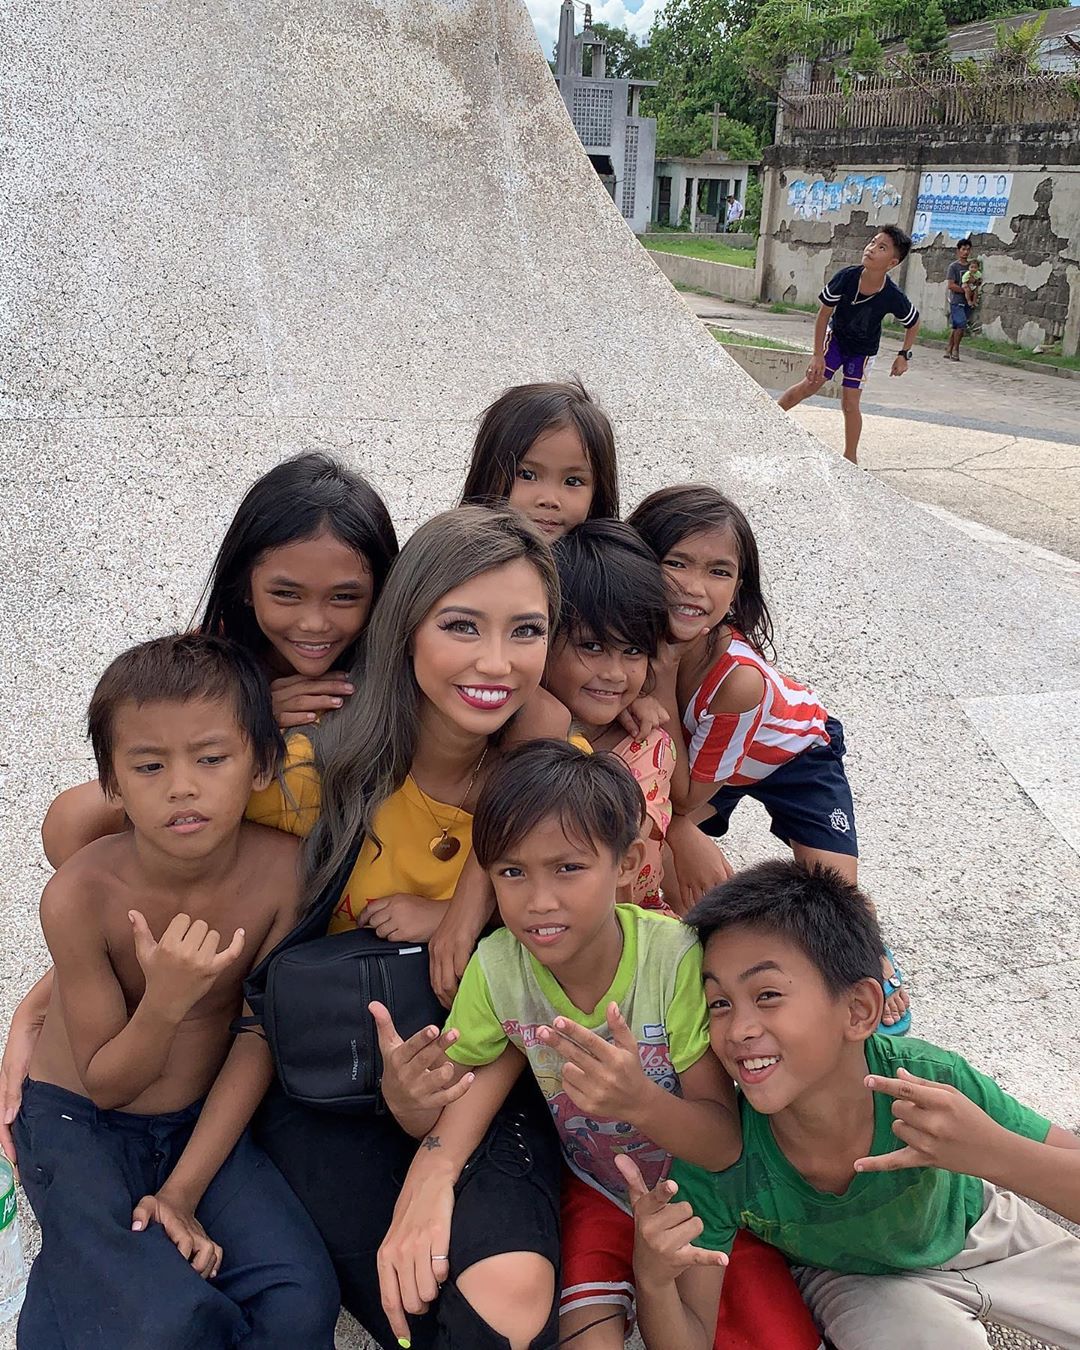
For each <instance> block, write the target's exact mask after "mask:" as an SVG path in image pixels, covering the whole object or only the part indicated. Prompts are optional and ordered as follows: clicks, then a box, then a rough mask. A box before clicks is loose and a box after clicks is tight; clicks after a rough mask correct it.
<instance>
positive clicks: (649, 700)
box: [617, 694, 669, 741]
mask: <svg viewBox="0 0 1080 1350" xmlns="http://www.w3.org/2000/svg"><path fill="white" fill-rule="evenodd" d="M668 716H669V714H668V710H667V709H666V708H665V707H664V705H663V704H662V703H661V702H660V701H659V699H655V698H653V696H652V695H651V694H643V695H642V696H641V698H636V699H634V701H633V703H631V704H630V706H629V708H624V709H623V711H622V712H621V713H620V714H619V716H618V719H617V720H618V723H619V725H620V726H621V727H622V728H623V730H624V731H625V732H626V733H627V735H629V736H633V737H634V739H635V740H639V741H644V740H647V739H648V738H649V737H650V736H651V735H652V734H653V732H654V731H655V730H656V728H657V727H662V726H663V725H664V723H665V722H666V721H667V720H668Z"/></svg>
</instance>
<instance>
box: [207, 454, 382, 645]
mask: <svg viewBox="0 0 1080 1350" xmlns="http://www.w3.org/2000/svg"><path fill="white" fill-rule="evenodd" d="M323 530H325V531H327V532H328V533H330V534H332V535H334V537H335V538H337V539H340V540H341V542H342V543H343V544H346V545H348V547H349V548H351V549H353V550H355V551H356V552H357V553H359V554H360V555H361V556H362V557H363V558H364V559H366V561H367V564H368V566H369V567H370V568H371V579H372V604H373V605H374V602H375V601H376V600H377V599H378V598H379V592H380V591H381V590H382V586H383V582H384V581H385V580H386V574H387V572H389V570H390V564H391V563H392V562H393V561H394V559H395V558H396V557H397V553H398V542H397V535H396V534H395V533H394V523H393V521H392V520H391V519H390V512H389V511H387V509H386V504H385V503H384V502H383V499H382V498H381V497H380V496H379V494H378V493H377V492H376V491H375V489H374V488H373V487H372V486H371V484H370V483H369V482H368V481H367V480H366V479H365V478H363V477H362V476H361V475H360V474H358V473H355V472H353V470H351V469H347V468H345V466H344V465H343V464H340V463H339V462H338V461H337V460H336V459H332V458H331V457H330V456H329V455H324V454H317V453H310V454H304V455H296V456H295V457H294V458H292V459H287V460H286V461H285V462H284V464H279V465H277V467H276V468H273V469H271V470H270V472H269V473H266V474H263V476H262V477H261V478H260V479H259V480H258V482H257V483H255V484H254V485H253V486H252V487H251V488H250V489H249V490H248V493H247V496H246V497H245V498H244V500H243V501H242V502H241V503H240V506H239V508H238V510H237V512H236V515H235V516H234V517H233V520H232V524H231V525H230V526H229V528H228V529H227V530H226V531H225V538H224V539H223V540H222V541H221V547H220V548H219V549H218V552H217V557H216V558H215V559H214V565H213V567H212V568H211V571H210V579H209V581H208V582H207V586H206V591H205V605H204V608H203V612H202V617H201V618H200V619H199V620H198V628H199V631H200V632H202V633H213V634H215V635H216V636H218V637H227V638H232V640H233V641H234V642H239V643H241V644H242V645H243V646H245V647H247V649H248V650H249V651H251V652H254V653H255V654H256V655H260V654H261V653H262V650H263V648H264V647H265V644H266V639H265V638H264V637H263V635H262V632H261V631H260V629H259V625H258V622H257V620H256V618H255V611H254V609H253V608H252V606H251V605H249V604H248V603H247V601H248V599H249V589H250V582H251V569H252V568H253V567H254V566H255V565H256V563H257V562H258V561H259V559H260V558H261V557H262V556H263V555H264V554H265V553H267V552H268V551H269V550H270V549H274V548H283V547H284V546H285V545H286V544H292V543H295V542H296V541H297V540H299V539H311V538H313V537H314V536H315V535H317V534H319V533H321V532H322V531H323ZM355 655H356V644H355V643H354V644H353V645H352V647H350V648H349V650H348V651H346V652H343V653H342V655H341V659H340V664H341V665H342V666H348V665H350V664H351V663H352V661H353V658H354V657H355Z"/></svg>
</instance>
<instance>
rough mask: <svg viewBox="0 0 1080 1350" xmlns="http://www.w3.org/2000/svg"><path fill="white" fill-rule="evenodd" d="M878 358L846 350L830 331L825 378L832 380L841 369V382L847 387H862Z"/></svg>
mask: <svg viewBox="0 0 1080 1350" xmlns="http://www.w3.org/2000/svg"><path fill="white" fill-rule="evenodd" d="M876 360H877V357H876V356H864V355H862V354H861V353H858V352H847V351H845V350H844V348H843V347H841V345H840V343H839V342H838V341H837V340H836V338H835V337H834V336H833V335H832V334H831V333H830V334H829V344H828V346H827V347H826V348H825V379H826V380H831V379H832V377H833V376H834V375H835V374H836V372H837V371H838V370H840V371H843V378H842V379H841V381H840V383H841V384H842V385H843V387H844V388H845V389H861V388H862V387H863V385H864V384H865V383H866V381H867V380H868V379H869V378H870V372H871V371H872V370H873V368H874V362H875V361H876Z"/></svg>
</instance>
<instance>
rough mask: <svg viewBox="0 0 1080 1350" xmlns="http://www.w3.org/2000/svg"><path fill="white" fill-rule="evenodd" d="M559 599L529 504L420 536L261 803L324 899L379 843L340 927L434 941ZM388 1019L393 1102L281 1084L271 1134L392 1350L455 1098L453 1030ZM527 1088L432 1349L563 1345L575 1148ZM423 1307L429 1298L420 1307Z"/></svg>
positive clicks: (474, 1189) (466, 1194)
mask: <svg viewBox="0 0 1080 1350" xmlns="http://www.w3.org/2000/svg"><path fill="white" fill-rule="evenodd" d="M558 605H559V590H558V578H557V574H556V572H555V567H554V563H553V561H552V558H551V553H550V550H549V549H548V547H547V545H546V543H545V541H544V539H543V538H542V536H541V535H540V534H539V532H538V531H537V530H536V529H535V528H534V527H533V526H531V525H530V524H529V523H528V522H527V521H526V520H524V519H523V518H522V516H521V515H519V514H518V513H517V512H516V511H512V510H507V509H495V510H492V509H481V508H479V507H466V508H461V509H459V510H457V511H451V512H447V513H446V514H444V515H441V516H437V517H436V518H435V519H434V520H430V521H428V522H427V524H426V525H423V526H421V527H420V529H419V530H417V532H416V534H415V535H413V536H412V538H411V539H410V540H409V542H408V543H407V544H406V545H405V547H404V548H403V549H402V551H401V554H400V556H399V557H398V560H397V562H396V563H395V564H394V567H393V569H392V571H391V573H390V576H389V579H388V581H387V584H386V588H385V591H384V593H383V599H382V602H381V603H380V605H379V607H378V609H377V610H376V611H375V614H374V617H373V619H372V621H371V625H370V627H369V629H368V632H367V634H366V637H365V641H364V644H363V647H362V650H361V653H360V658H359V663H358V665H357V667H356V668H355V669H354V672H353V678H354V683H355V685H356V694H355V696H354V697H353V698H352V699H350V701H349V703H348V704H347V705H346V707H345V708H344V709H343V711H342V712H341V714H340V715H339V716H337V717H336V718H335V719H333V722H332V723H331V725H330V726H329V727H328V729H327V735H326V736H325V737H324V738H323V739H322V742H321V744H320V747H319V752H318V756H317V759H316V757H315V756H313V755H311V754H310V753H307V754H306V753H305V751H304V747H303V745H302V742H303V740H304V738H303V736H302V735H300V736H294V738H293V744H292V746H291V747H290V750H291V756H290V758H291V763H290V766H289V767H287V769H286V772H285V782H284V785H283V786H281V787H278V788H271V789H269V790H267V792H264V793H262V794H260V795H259V796H258V797H257V798H255V799H253V803H252V806H251V808H250V810H249V814H250V815H251V816H252V818H254V819H256V820H259V821H261V822H263V823H265V824H272V825H275V826H278V827H280V828H286V829H290V830H293V831H294V832H296V833H300V834H306V835H307V843H306V847H305V860H306V861H305V871H306V889H307V893H308V894H309V896H311V897H315V896H318V895H319V894H320V892H321V891H322V890H323V888H324V887H325V886H326V884H327V883H328V881H329V880H330V879H331V878H333V877H334V876H335V875H338V874H339V871H340V869H341V868H342V866H343V864H344V865H346V866H347V861H348V858H349V856H350V852H351V850H352V849H353V848H354V847H355V846H356V844H357V843H358V842H359V843H361V847H360V852H359V855H358V858H357V861H356V863H355V865H354V866H353V868H352V871H351V874H350V875H349V877H348V880H347V881H346V883H345V884H344V886H343V887H342V890H341V893H340V895H339V897H338V900H337V903H336V905H335V906H334V912H333V919H332V921H331V924H330V931H331V932H342V931H345V930H347V929H348V928H350V927H353V926H355V925H358V924H364V925H368V926H370V927H373V928H374V929H375V930H376V931H377V932H378V933H379V934H380V935H381V936H385V937H390V938H395V939H398V940H412V941H422V940H425V939H426V938H427V937H429V936H430V934H431V932H432V931H433V929H434V926H435V925H436V924H437V923H438V922H439V918H440V916H441V914H443V913H445V911H446V908H447V901H448V900H449V899H450V898H451V896H452V895H453V894H454V891H455V887H456V886H457V884H458V881H459V878H460V876H461V873H462V870H463V868H464V866H465V864H466V862H467V860H468V859H469V857H470V855H471V851H472V810H473V806H474V804H475V801H476V797H477V794H478V792H479V791H480V789H481V787H482V786H483V783H484V781H485V780H486V777H487V775H488V773H489V772H490V770H491V767H492V765H493V764H494V763H495V762H496V761H497V760H498V758H499V756H500V754H501V753H502V751H503V748H504V746H505V743H506V741H507V739H508V732H509V727H510V723H511V722H512V720H513V719H514V717H515V715H516V714H518V713H519V712H520V710H521V709H522V708H523V707H524V706H525V704H526V703H527V702H528V700H529V699H530V698H531V697H532V696H533V695H534V694H535V693H536V690H537V688H538V686H539V682H540V678H541V675H542V674H543V669H544V663H545V659H546V656H547V649H548V635H549V633H550V631H551V628H552V625H553V624H554V623H555V622H556V621H557V617H558ZM374 1012H375V1014H376V1018H377V1021H378V1024H379V1028H380V1041H381V1044H382V1048H383V1057H384V1077H383V1095H384V1097H385V1099H386V1102H387V1105H388V1106H389V1107H390V1110H391V1112H392V1113H393V1114H386V1113H384V1114H381V1115H378V1114H376V1115H373V1116H370V1117H366V1116H365V1117H355V1116H353V1117H346V1116H340V1115H334V1114H332V1113H329V1112H321V1111H317V1110H313V1109H311V1108H309V1107H306V1106H302V1105H299V1104H297V1103H295V1102H292V1101H290V1100H288V1099H287V1098H286V1097H285V1096H284V1094H283V1093H282V1092H281V1091H280V1089H278V1088H276V1087H273V1088H271V1091H270V1094H269V1095H268V1097H267V1099H266V1102H265V1103H264V1107H263V1111H262V1116H261V1124H260V1129H259V1137H260V1139H261V1140H262V1143H263V1145H264V1147H265V1148H266V1149H267V1151H268V1152H269V1153H270V1155H271V1157H272V1158H274V1159H275V1161H276V1162H277V1163H278V1165H279V1166H280V1167H281V1168H282V1169H283V1171H284V1173H285V1175H286V1177H287V1179H288V1180H289V1182H290V1183H291V1185H292V1186H293V1188H294V1189H295V1190H296V1192H297V1194H298V1195H299V1196H300V1198H301V1199H302V1200H303V1201H304V1203H305V1205H306V1206H307V1208H308V1210H309V1212H310V1213H311V1215H312V1217H313V1219H314V1220H315V1222H316V1225H317V1226H318V1227H319V1229H320V1231H321V1233H322V1235H323V1238H324V1240H325V1241H326V1244H327V1247H328V1248H329V1251H330V1254H331V1256H332V1258H333V1259H334V1262H335V1266H336V1268H337V1271H338V1277H339V1279H340V1282H341V1287H342V1295H343V1300H344V1302H345V1306H346V1307H347V1308H349V1309H350V1311H352V1312H353V1313H354V1314H355V1315H356V1316H357V1318H358V1319H359V1320H360V1321H361V1322H362V1323H363V1325H364V1326H365V1327H366V1328H367V1329H368V1331H369V1332H371V1334H372V1335H374V1336H375V1337H376V1339H377V1340H378V1341H379V1343H380V1345H384V1346H393V1345H395V1344H397V1338H396V1337H394V1336H393V1333H392V1332H391V1331H390V1328H389V1325H388V1323H387V1322H386V1320H385V1316H384V1314H383V1312H382V1309H381V1304H380V1298H379V1287H378V1272H377V1267H376V1252H377V1249H378V1247H379V1244H380V1242H381V1240H382V1238H383V1236H384V1234H385V1233H386V1231H387V1229H388V1228H389V1226H390V1221H391V1218H392V1214H393V1210H394V1205H395V1202H396V1200H397V1197H398V1191H399V1189H400V1184H401V1179H402V1177H403V1176H404V1174H405V1172H406V1171H407V1168H408V1164H409V1161H410V1160H411V1157H412V1155H413V1153H414V1152H415V1149H416V1142H415V1139H413V1138H411V1137H410V1135H409V1133H408V1132H407V1131H408V1130H409V1129H410V1128H417V1129H418V1131H419V1133H422V1132H423V1131H424V1130H425V1129H426V1123H425V1124H421V1125H419V1126H417V1125H416V1122H417V1121H418V1120H420V1119H421V1118H424V1119H425V1120H426V1119H428V1117H426V1116H425V1108H424V1107H423V1106H422V1105H421V1099H423V1100H425V1101H427V1102H428V1104H430V1094H431V1092H432V1090H433V1089H435V1090H436V1100H437V1101H441V1100H443V1098H440V1097H438V1095H437V1089H438V1087H439V1085H441V1084H442V1082H443V1078H442V1076H441V1074H442V1070H443V1069H446V1068H447V1067H448V1063H449V1062H448V1061H447V1059H446V1056H445V1053H444V1052H445V1049H446V1047H447V1046H448V1045H449V1044H450V1043H452V1042H451V1040H448V1039H447V1038H448V1037H451V1036H452V1033H447V1034H446V1035H445V1036H443V1037H438V1038H435V1037H434V1035H433V1032H434V1029H433V1028H429V1029H427V1032H420V1033H418V1034H417V1036H414V1037H412V1038H411V1039H410V1041H408V1042H405V1043H404V1045H403V1044H402V1043H401V1041H400V1038H399V1037H398V1036H397V1034H396V1031H395V1029H394V1027H393V1023H392V1020H391V1018H390V1014H389V1012H388V1011H387V1010H386V1009H384V1008H382V1007H381V1006H379V1005H375V1007H374ZM450 1072H452V1070H451V1071H450ZM524 1086H527V1085H523V1087H522V1088H519V1089H518V1090H517V1092H516V1094H515V1095H513V1096H512V1097H511V1099H510V1101H508V1103H507V1105H506V1107H505V1108H504V1109H503V1110H502V1112H500V1114H499V1116H498V1117H497V1118H496V1121H495V1123H494V1125H493V1126H492V1129H491V1131H490V1132H489V1135H488V1137H487V1139H486V1141H485V1143H484V1145H483V1146H482V1147H481V1148H480V1150H478V1152H477V1154H476V1155H475V1157H474V1159H473V1161H472V1163H471V1164H470V1166H469V1167H468V1168H467V1169H466V1170H465V1172H464V1173H463V1175H462V1178H461V1181H460V1182H459V1184H458V1191H457V1202H456V1212H457V1214H458V1216H459V1218H458V1224H459V1230H458V1231H456V1233H455V1241H454V1243H453V1244H452V1245H451V1250H450V1252H449V1253H448V1254H447V1255H448V1257H449V1271H450V1276H449V1280H448V1282H447V1283H446V1285H445V1286H444V1287H443V1290H442V1294H441V1296H440V1298H439V1300H438V1306H437V1308H436V1309H435V1310H433V1311H432V1312H431V1313H428V1314H427V1315H425V1316H421V1317H418V1318H417V1319H416V1320H414V1322H413V1324H412V1331H413V1334H412V1343H413V1345H414V1346H424V1345H432V1344H435V1345H450V1344H461V1345H464V1344H468V1345H470V1346H475V1347H477V1350H482V1347H486V1346H489V1345H490V1346H492V1347H494V1346H499V1347H500V1348H501V1347H505V1344H506V1343H507V1342H509V1343H510V1344H511V1345H512V1346H515V1347H522V1348H524V1347H527V1346H529V1345H532V1344H534V1343H536V1344H538V1345H539V1344H543V1345H547V1344H549V1341H547V1340H538V1339H537V1338H541V1337H543V1336H545V1335H546V1334H547V1331H546V1330H545V1326H542V1325H536V1324H534V1321H530V1316H532V1314H530V1313H529V1311H528V1310H529V1309H535V1308H536V1307H537V1300H536V1297H535V1291H536V1289H537V1288H538V1287H539V1288H540V1289H541V1290H545V1291H546V1290H550V1294H551V1297H550V1299H541V1300H540V1302H541V1303H544V1304H545V1306H548V1307H549V1308H550V1313H549V1317H548V1322H549V1324H550V1326H549V1328H548V1329H550V1327H553V1326H554V1324H555V1322H554V1319H555V1297H554V1295H555V1271H556V1269H557V1266H558V1236H557V1235H558V1224H557V1215H558V1148H557V1143H556V1142H555V1140H554V1135H553V1132H552V1129H551V1124H550V1120H549V1118H548V1117H547V1113H546V1108H544V1106H543V1103H542V1102H540V1101H539V1100H538V1099H536V1097H535V1096H534V1095H533V1094H532V1093H531V1092H529V1093H526V1092H525V1091H524ZM467 1087H468V1084H466V1088H467ZM457 1090H459V1089H455V1091H457ZM424 1094H428V1097H427V1098H425V1096H424ZM506 1212H510V1213H512V1214H513V1215H514V1220H515V1222H514V1224H513V1225H508V1224H506V1223H505V1222H504V1221H503V1218H502V1217H501V1216H504V1215H505V1213H506ZM440 1255H441V1254H440ZM526 1290H527V1291H529V1294H530V1297H529V1298H526V1297H525V1296H524V1291H526ZM418 1309H419V1303H418V1302H417V1301H416V1300H414V1306H413V1307H411V1308H410V1311H412V1312H414V1313H416V1312H418Z"/></svg>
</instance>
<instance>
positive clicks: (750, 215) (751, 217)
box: [742, 178, 764, 230]
mask: <svg viewBox="0 0 1080 1350" xmlns="http://www.w3.org/2000/svg"><path fill="white" fill-rule="evenodd" d="M763 195H764V193H763V189H762V186H761V181H760V179H757V178H751V179H750V181H749V182H748V183H747V185H746V201H745V203H744V205H745V206H746V215H745V216H744V217H743V220H742V228H743V229H744V230H758V229H760V228H761V200H762V196H763Z"/></svg>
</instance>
